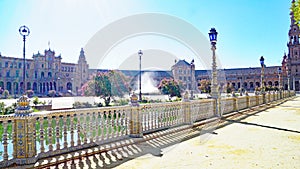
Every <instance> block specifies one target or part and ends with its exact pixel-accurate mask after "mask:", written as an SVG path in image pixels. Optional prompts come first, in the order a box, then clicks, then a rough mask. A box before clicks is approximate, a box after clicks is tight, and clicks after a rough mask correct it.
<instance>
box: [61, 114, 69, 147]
mask: <svg viewBox="0 0 300 169" xmlns="http://www.w3.org/2000/svg"><path fill="white" fill-rule="evenodd" d="M62 118H63V122H64V148H68V141H67V134H68V126H67V119H68V116H63V117H62Z"/></svg>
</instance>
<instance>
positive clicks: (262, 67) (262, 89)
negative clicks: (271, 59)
mask: <svg viewBox="0 0 300 169" xmlns="http://www.w3.org/2000/svg"><path fill="white" fill-rule="evenodd" d="M259 61H260V66H261V94H262V95H263V103H266V100H265V83H264V76H265V58H264V57H263V56H261V57H260V59H259Z"/></svg>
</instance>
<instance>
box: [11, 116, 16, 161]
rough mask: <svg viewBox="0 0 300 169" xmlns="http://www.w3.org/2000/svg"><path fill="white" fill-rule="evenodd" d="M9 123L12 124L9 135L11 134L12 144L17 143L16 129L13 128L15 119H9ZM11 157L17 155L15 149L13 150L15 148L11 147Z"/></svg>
mask: <svg viewBox="0 0 300 169" xmlns="http://www.w3.org/2000/svg"><path fill="white" fill-rule="evenodd" d="M11 125H12V130H11V135H12V144H13V145H15V144H16V143H17V141H16V139H17V138H16V137H17V135H16V132H15V131H16V129H15V120H12V121H11ZM12 155H13V157H17V151H16V150H15V148H13V153H12Z"/></svg>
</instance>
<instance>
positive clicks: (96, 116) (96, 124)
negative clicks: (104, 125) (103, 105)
mask: <svg viewBox="0 0 300 169" xmlns="http://www.w3.org/2000/svg"><path fill="white" fill-rule="evenodd" d="M99 116H100V115H99V112H96V114H95V128H96V138H95V140H96V141H99V130H100V124H99Z"/></svg>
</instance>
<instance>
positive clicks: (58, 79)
mask: <svg viewBox="0 0 300 169" xmlns="http://www.w3.org/2000/svg"><path fill="white" fill-rule="evenodd" d="M59 81H60V77H58V78H57V92H58V94H59Z"/></svg>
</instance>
